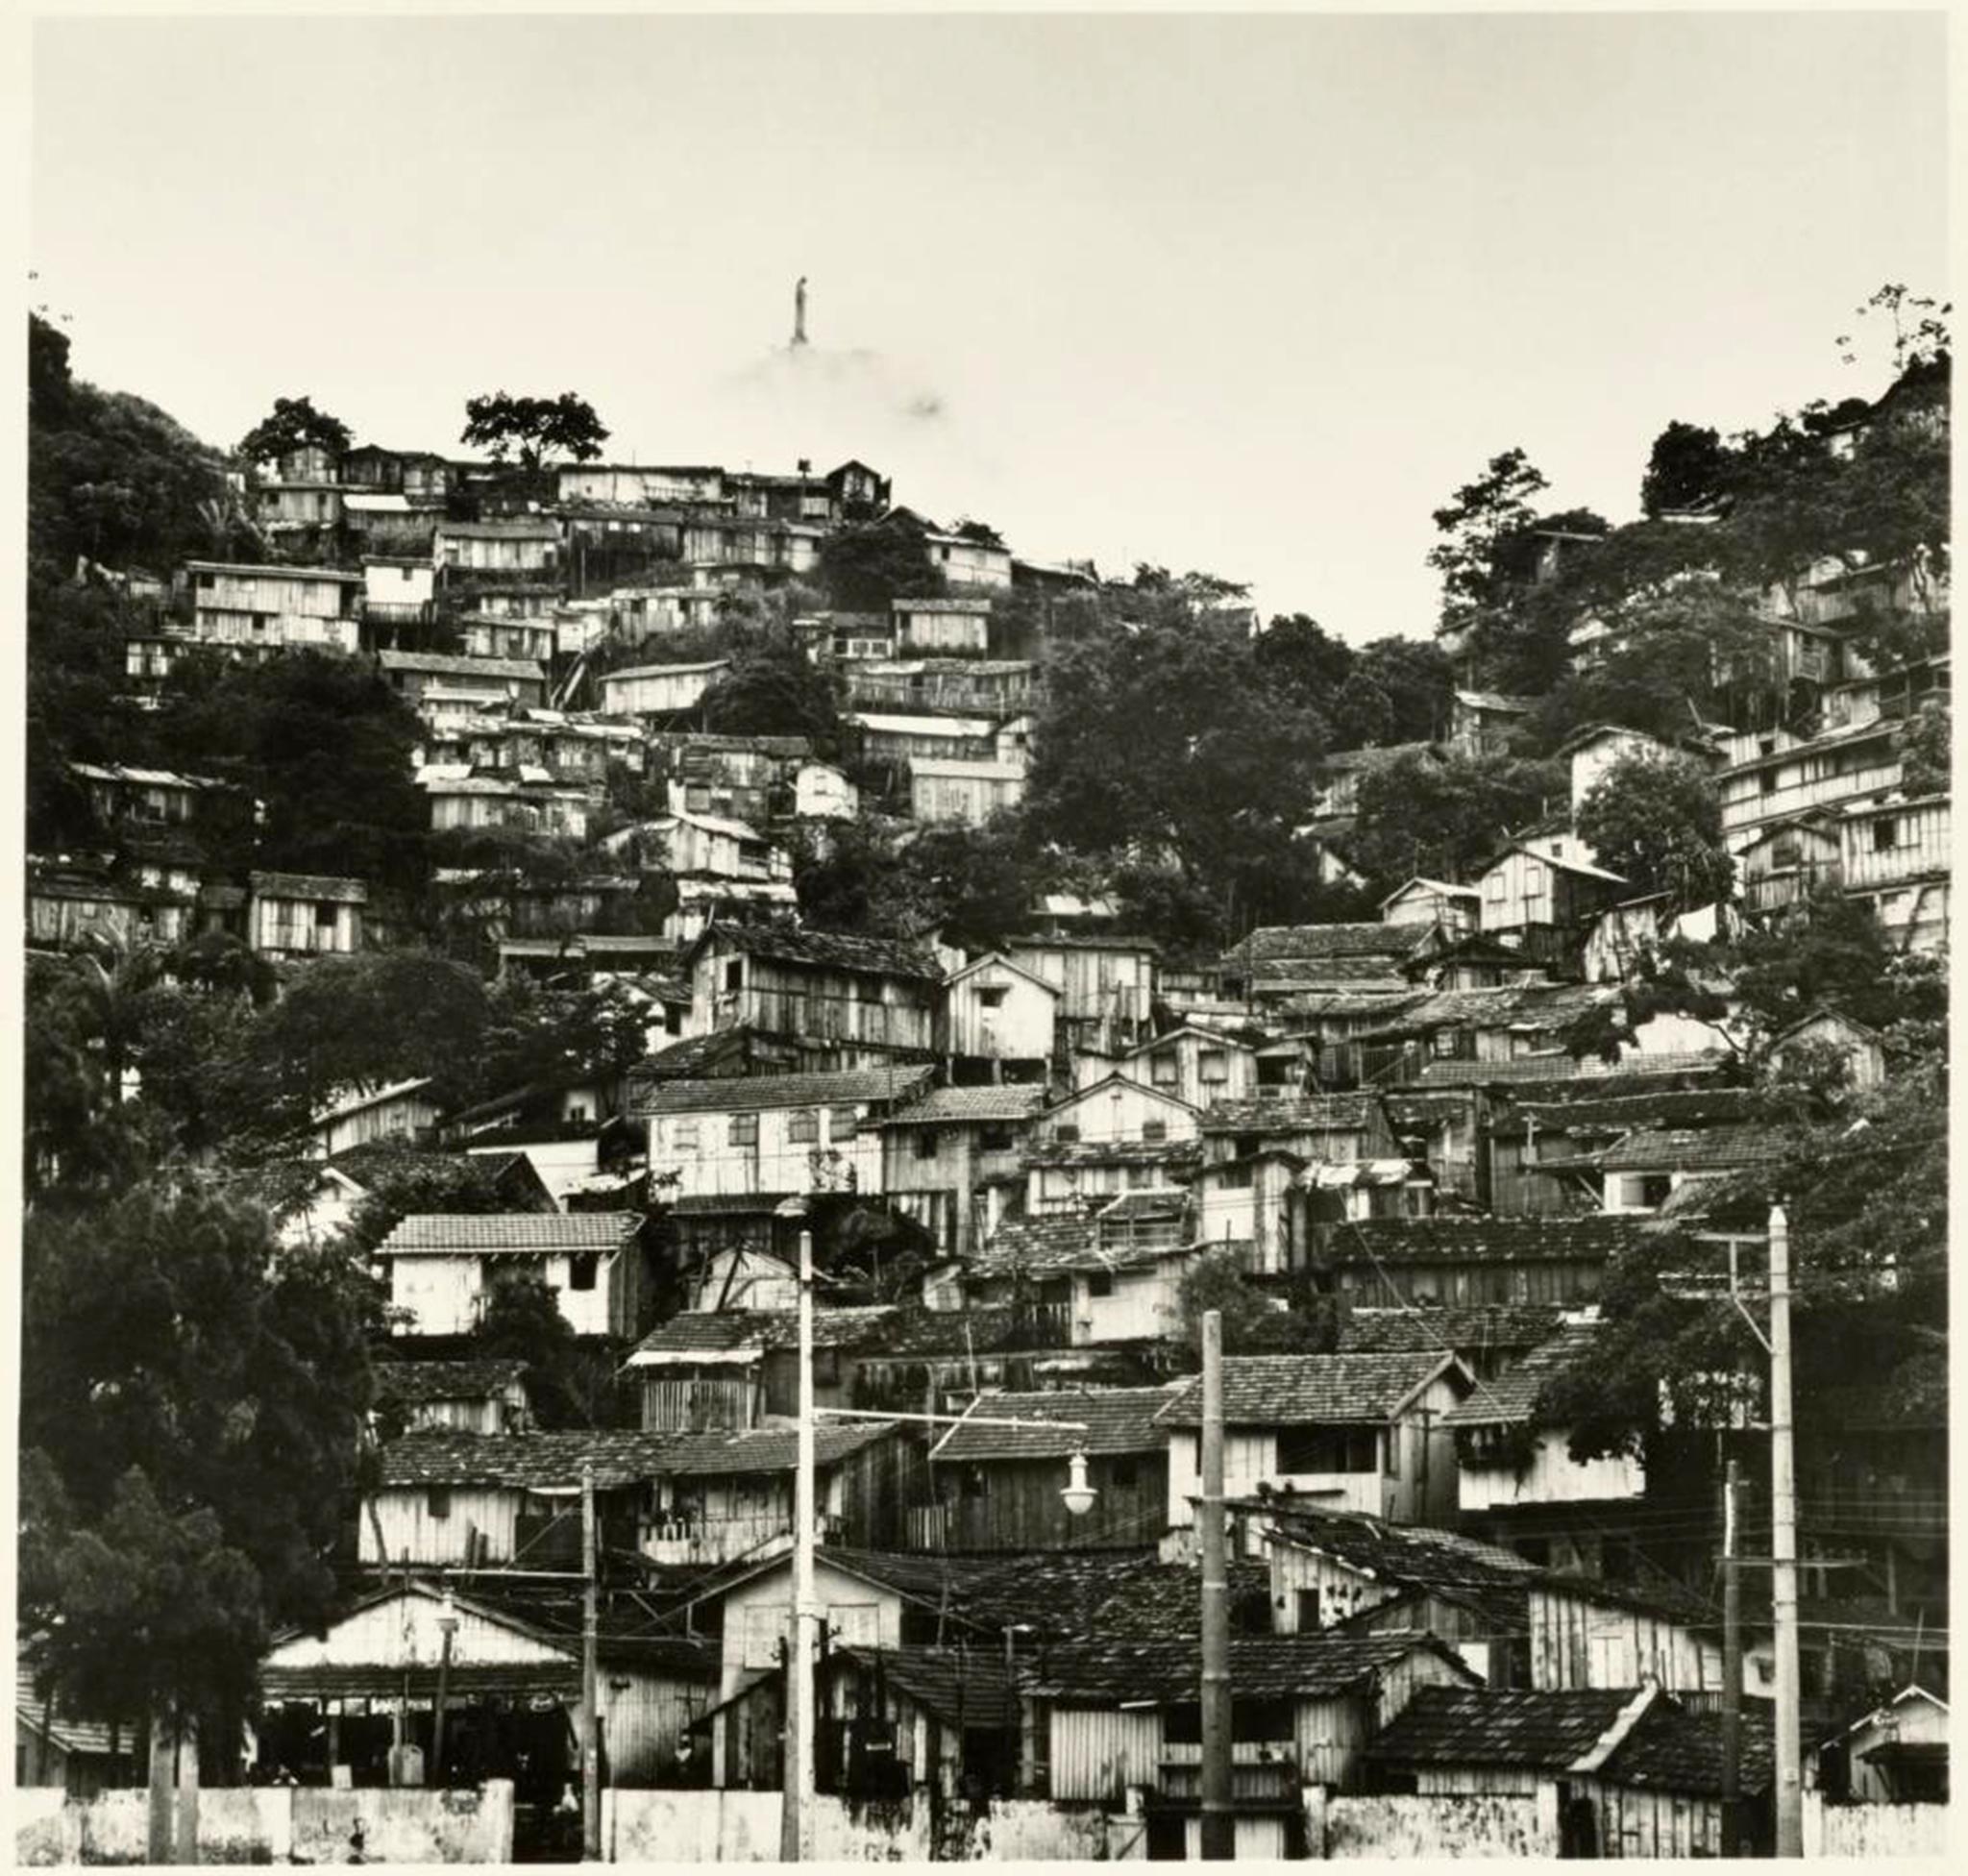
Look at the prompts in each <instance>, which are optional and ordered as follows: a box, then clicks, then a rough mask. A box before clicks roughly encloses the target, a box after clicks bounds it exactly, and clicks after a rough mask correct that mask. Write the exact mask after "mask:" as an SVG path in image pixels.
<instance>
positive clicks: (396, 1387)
mask: <svg viewBox="0 0 1968 1876" xmlns="http://www.w3.org/2000/svg"><path fill="white" fill-rule="evenodd" d="M526 1371H527V1365H526V1363H525V1362H523V1361H518V1360H504V1361H477V1362H389V1361H379V1362H378V1363H377V1364H376V1367H375V1374H376V1397H377V1399H378V1400H379V1401H382V1400H392V1401H401V1402H403V1403H405V1404H409V1403H413V1402H418V1401H426V1400H488V1399H490V1398H491V1397H492V1396H493V1395H499V1394H503V1393H504V1391H505V1389H506V1388H507V1387H508V1386H510V1385H511V1384H512V1383H513V1382H514V1381H517V1380H518V1379H519V1378H520V1377H521V1376H522V1375H523V1374H525V1372H526Z"/></svg>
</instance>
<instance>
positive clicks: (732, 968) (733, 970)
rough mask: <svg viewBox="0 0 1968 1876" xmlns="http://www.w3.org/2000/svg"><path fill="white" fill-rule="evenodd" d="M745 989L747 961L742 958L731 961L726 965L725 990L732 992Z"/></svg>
mask: <svg viewBox="0 0 1968 1876" xmlns="http://www.w3.org/2000/svg"><path fill="white" fill-rule="evenodd" d="M744 988H745V960H744V959H743V958H742V957H734V958H731V959H729V960H728V961H727V962H726V965H725V989H726V992H727V993H728V992H731V991H734V990H743V989H744Z"/></svg>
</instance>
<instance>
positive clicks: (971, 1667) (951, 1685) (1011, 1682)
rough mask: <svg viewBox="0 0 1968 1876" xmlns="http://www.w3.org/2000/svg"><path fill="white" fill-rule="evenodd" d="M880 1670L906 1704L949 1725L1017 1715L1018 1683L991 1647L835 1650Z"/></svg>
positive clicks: (1003, 1720) (991, 1722) (1001, 1721)
mask: <svg viewBox="0 0 1968 1876" xmlns="http://www.w3.org/2000/svg"><path fill="white" fill-rule="evenodd" d="M834 1652H835V1654H836V1655H839V1656H845V1657H846V1658H847V1659H848V1660H849V1661H852V1662H854V1663H856V1664H857V1665H858V1666H862V1667H865V1668H868V1669H870V1670H872V1671H877V1672H879V1673H880V1675H881V1676H882V1678H883V1679H884V1680H885V1681H887V1683H888V1685H889V1687H890V1688H892V1689H893V1690H894V1691H896V1692H898V1693H899V1694H900V1695H901V1696H902V1697H903V1698H904V1699H905V1700H908V1701H910V1702H912V1703H913V1704H914V1705H916V1706H918V1707H921V1708H922V1709H923V1712H925V1713H928V1714H933V1715H934V1716H936V1717H937V1718H938V1719H940V1720H943V1721H944V1722H945V1723H946V1724H947V1725H950V1726H960V1727H971V1726H1003V1725H1006V1724H1007V1723H1010V1722H1012V1721H1015V1720H1016V1718H1017V1716H1018V1684H1017V1682H1016V1680H1015V1679H1014V1678H1013V1676H1012V1675H1011V1674H1010V1673H1007V1672H1006V1670H1005V1666H1004V1662H1003V1660H1002V1658H1001V1657H999V1656H997V1655H996V1654H993V1653H992V1652H991V1651H990V1650H989V1649H986V1648H892V1649H881V1648H836V1649H835V1650H834Z"/></svg>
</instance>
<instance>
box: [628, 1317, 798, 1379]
mask: <svg viewBox="0 0 1968 1876" xmlns="http://www.w3.org/2000/svg"><path fill="white" fill-rule="evenodd" d="M751 1351H756V1352H757V1353H760V1354H763V1353H764V1351H765V1333H764V1331H763V1329H761V1328H760V1327H759V1325H758V1322H757V1320H756V1318H755V1317H754V1316H753V1314H752V1312H751V1311H750V1310H745V1309H687V1310H685V1311H683V1312H682V1314H681V1315H678V1316H673V1317H671V1319H670V1320H669V1321H667V1322H659V1323H657V1325H656V1326H655V1327H654V1328H653V1329H652V1330H651V1331H650V1332H649V1334H648V1335H646V1336H644V1337H643V1339H642V1340H641V1341H640V1342H638V1343H637V1344H636V1345H635V1352H634V1353H633V1354H632V1355H630V1356H629V1358H628V1361H627V1366H628V1367H630V1368H651V1367H656V1366H660V1365H663V1364H664V1363H665V1361H666V1360H667V1361H676V1360H679V1359H684V1358H687V1357H689V1356H692V1355H726V1354H741V1353H747V1352H751Z"/></svg>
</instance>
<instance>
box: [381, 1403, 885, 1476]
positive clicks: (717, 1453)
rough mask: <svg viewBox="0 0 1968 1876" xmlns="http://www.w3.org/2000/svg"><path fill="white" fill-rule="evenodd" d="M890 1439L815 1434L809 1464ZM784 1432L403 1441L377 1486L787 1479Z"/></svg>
mask: <svg viewBox="0 0 1968 1876" xmlns="http://www.w3.org/2000/svg"><path fill="white" fill-rule="evenodd" d="M893 1431H894V1423H893V1422H892V1421H888V1420H864V1421H860V1422H857V1423H855V1424H852V1425H847V1426H818V1427H816V1428H815V1429H814V1454H815V1460H816V1463H817V1464H819V1465H821V1466H831V1465H833V1464H835V1463H836V1462H837V1461H839V1460H841V1459H844V1458H846V1457H847V1456H848V1455H849V1453H853V1452H858V1451H859V1450H860V1449H861V1448H862V1447H863V1446H866V1445H868V1444H871V1443H872V1442H873V1441H875V1440H878V1439H880V1438H882V1437H883V1435H885V1434H888V1433H890V1432H893ZM798 1458H799V1433H798V1430H797V1429H796V1428H794V1427H791V1426H786V1427H756V1428H753V1429H752V1430H751V1431H750V1432H749V1433H640V1432H627V1431H619V1430H617V1431H583V1432H575V1433H451V1432H442V1433H410V1434H406V1436H405V1437H404V1438H403V1439H401V1440H394V1441H391V1442H390V1443H389V1444H386V1445H384V1446H382V1447H381V1452H380V1462H381V1469H382V1484H383V1485H384V1486H396V1487H405V1488H408V1487H415V1486H419V1485H492V1486H507V1487H512V1488H516V1489H519V1490H542V1489H546V1488H550V1487H554V1486H559V1487H567V1486H572V1485H578V1484H579V1483H580V1472H581V1467H582V1466H583V1465H590V1466H592V1467H593V1468H594V1471H595V1483H596V1485H597V1486H599V1487H602V1488H603V1489H604V1490H605V1489H607V1488H610V1487H615V1486H623V1485H634V1484H639V1483H640V1482H642V1481H643V1480H646V1479H653V1478H667V1477H675V1476H677V1475H679V1474H684V1473H695V1474H704V1475H723V1474H726V1473H729V1474H734V1475H735V1474H738V1473H747V1472H789V1471H791V1470H792V1469H793V1468H794V1466H795V1465H796V1464H797V1463H798Z"/></svg>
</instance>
